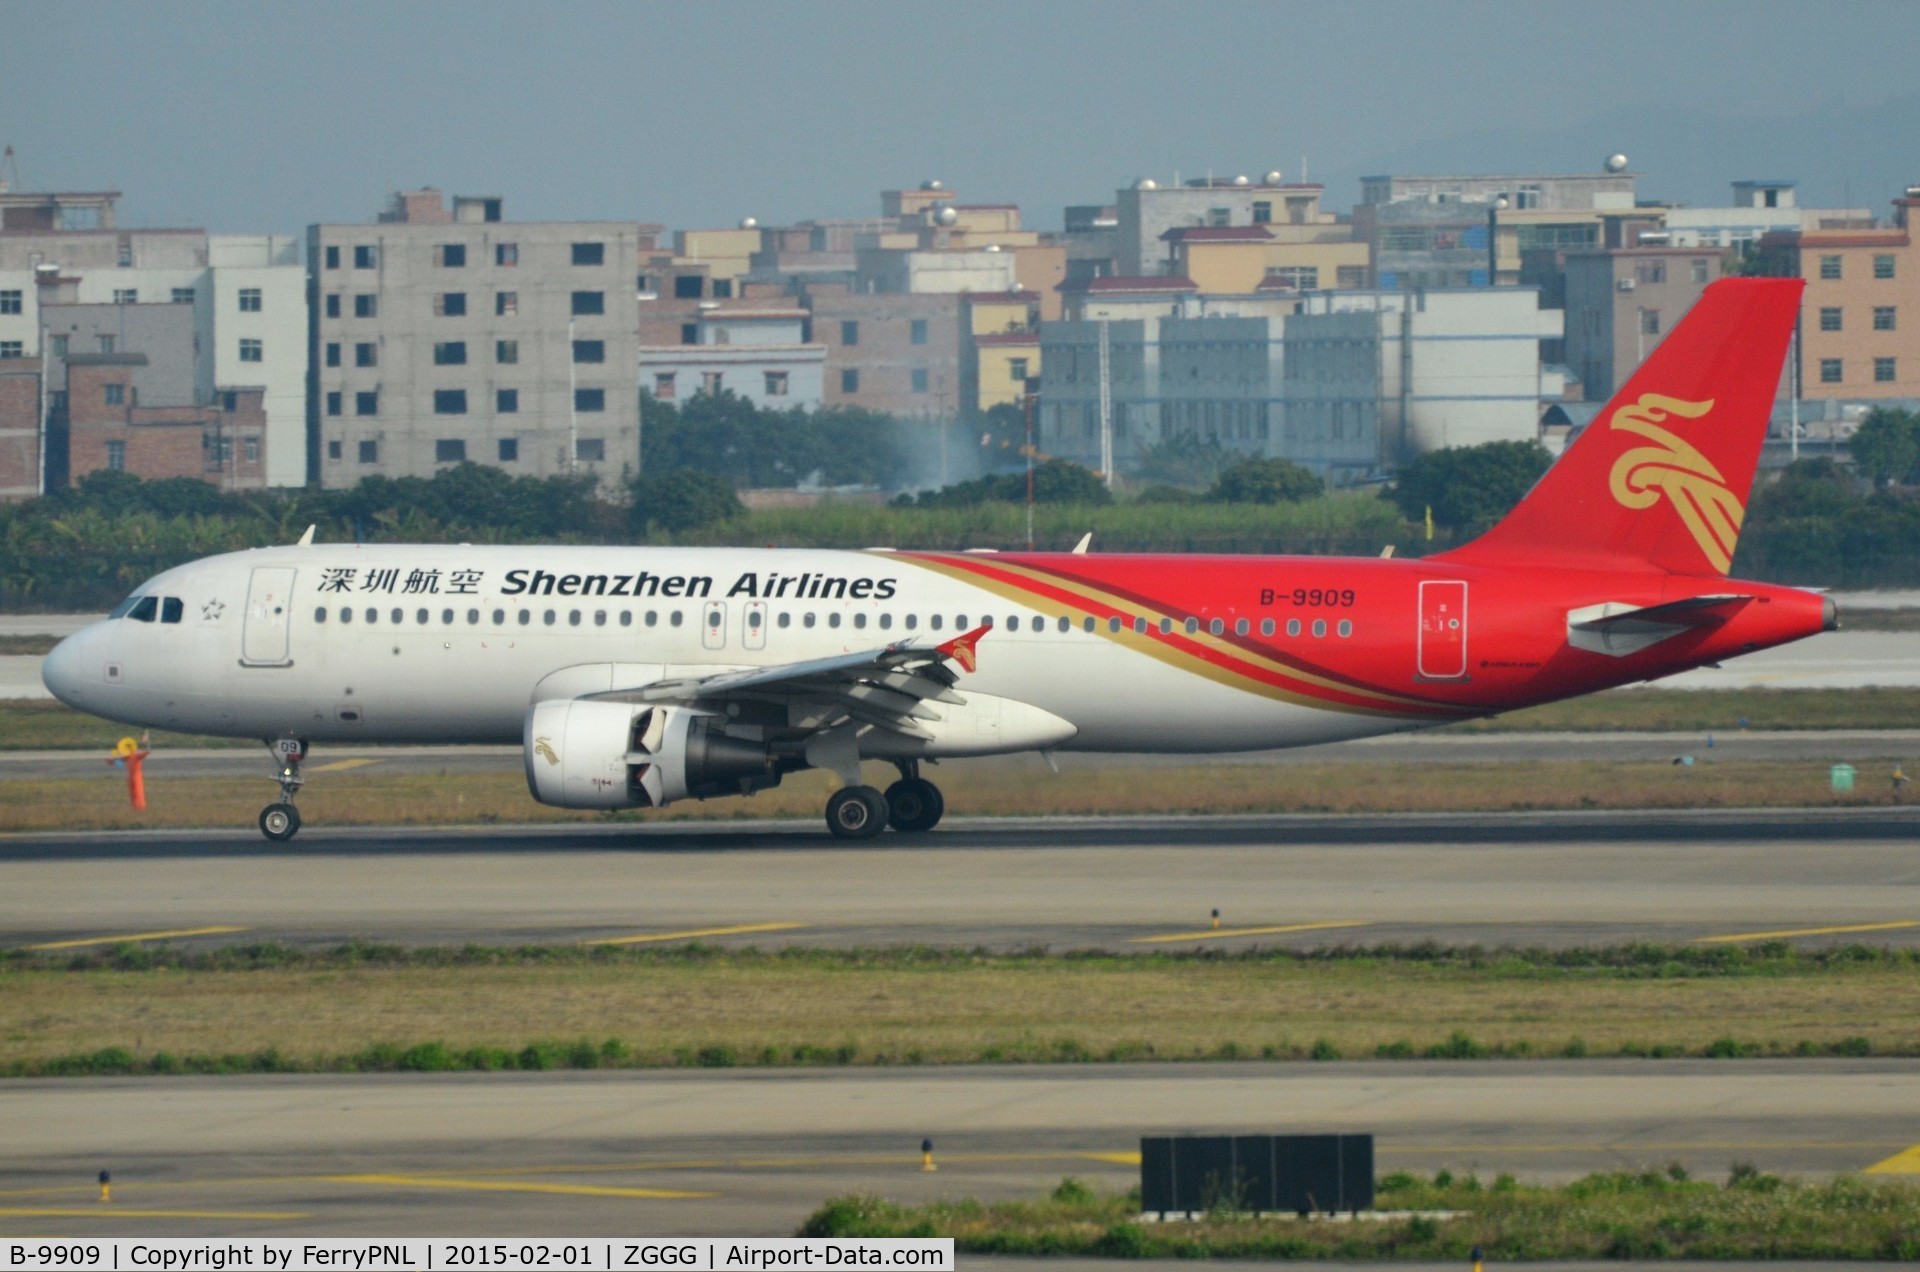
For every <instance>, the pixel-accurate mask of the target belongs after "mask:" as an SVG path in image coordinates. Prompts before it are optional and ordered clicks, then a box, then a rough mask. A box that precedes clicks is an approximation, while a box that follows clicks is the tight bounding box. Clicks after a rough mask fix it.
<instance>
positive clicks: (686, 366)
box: [640, 305, 827, 411]
mask: <svg viewBox="0 0 1920 1272" xmlns="http://www.w3.org/2000/svg"><path fill="white" fill-rule="evenodd" d="M807 322H808V314H807V311H806V310H804V309H791V308H773V307H767V306H746V305H743V306H741V307H739V308H733V309H709V310H705V311H703V312H702V313H701V314H700V316H699V318H698V319H696V320H695V322H694V324H693V325H694V328H695V334H696V340H695V342H694V343H692V344H678V345H642V346H640V390H641V392H642V393H645V394H647V395H648V396H649V397H651V398H653V399H654V400H656V401H660V402H678V401H683V400H685V399H686V398H689V397H692V396H693V395H694V394H696V393H721V392H726V393H734V394H738V395H739V396H740V397H743V398H745V399H746V400H747V401H749V402H751V403H752V404H753V405H754V406H756V407H762V408H765V409H768V410H774V411H786V410H791V409H792V408H794V407H799V408H801V409H802V410H808V411H812V410H817V409H818V408H819V406H820V403H821V401H822V399H823V397H824V395H825V392H826V365H827V347H826V346H825V345H820V344H811V343H809V342H808V341H807V340H806V339H805V335H806V328H807ZM643 409H644V408H643Z"/></svg>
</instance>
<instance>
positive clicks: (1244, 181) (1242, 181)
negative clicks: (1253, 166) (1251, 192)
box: [1233, 172, 1253, 186]
mask: <svg viewBox="0 0 1920 1272" xmlns="http://www.w3.org/2000/svg"><path fill="white" fill-rule="evenodd" d="M1233 184H1235V185H1237V186H1244V185H1252V184H1253V182H1252V180H1251V179H1249V178H1248V176H1247V174H1246V173H1244V172H1243V173H1241V174H1240V175H1239V176H1237V177H1235V178H1234V179H1233Z"/></svg>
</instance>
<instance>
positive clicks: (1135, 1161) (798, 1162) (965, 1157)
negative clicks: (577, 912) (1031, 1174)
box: [408, 1150, 1140, 1195]
mask: <svg viewBox="0 0 1920 1272" xmlns="http://www.w3.org/2000/svg"><path fill="white" fill-rule="evenodd" d="M939 1157H940V1160H941V1161H943V1162H980V1163H997V1162H1067V1161H1087V1162H1105V1163H1110V1164H1112V1165H1116V1166H1138V1165H1139V1164H1140V1154H1139V1153H1138V1152H1128V1151H1124V1150H1122V1151H1118V1152H1101V1151H1097V1150H1095V1151H1087V1152H1060V1153H1047V1152H1036V1153H941V1154H940V1155H939ZM890 1165H906V1166H913V1167H916V1168H917V1167H918V1166H919V1165H920V1156H919V1154H918V1153H851V1154H846V1155H844V1156H838V1157H765V1158H751V1157H747V1158H737V1159H734V1160H731V1161H728V1160H723V1159H719V1158H709V1159H705V1160H680V1161H658V1162H603V1163H597V1164H594V1165H562V1166H523V1167H520V1168H518V1169H516V1168H514V1167H510V1166H502V1167H499V1168H497V1169H490V1170H489V1169H480V1170H463V1171H461V1172H459V1174H460V1175H461V1176H464V1177H467V1178H473V1177H476V1176H487V1175H501V1176H520V1175H596V1174H597V1175H606V1174H620V1173H623V1172H627V1171H634V1172H639V1171H656V1170H679V1171H721V1170H780V1169H791V1168H803V1167H809V1166H890ZM408 1178H411V1179H418V1180H422V1181H437V1180H440V1179H443V1178H453V1176H451V1175H448V1176H443V1175H440V1174H438V1173H437V1172H434V1171H430V1170H429V1171H414V1172H412V1173H411V1174H410V1175H409V1176H408ZM700 1195H710V1194H700Z"/></svg>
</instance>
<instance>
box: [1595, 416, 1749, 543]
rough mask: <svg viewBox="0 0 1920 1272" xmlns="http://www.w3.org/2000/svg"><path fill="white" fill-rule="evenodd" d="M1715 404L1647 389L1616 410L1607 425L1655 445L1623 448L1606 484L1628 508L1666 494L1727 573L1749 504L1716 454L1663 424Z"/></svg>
mask: <svg viewBox="0 0 1920 1272" xmlns="http://www.w3.org/2000/svg"><path fill="white" fill-rule="evenodd" d="M1712 409H1713V402H1712V400H1711V399H1709V400H1708V401H1705V402H1687V401H1683V400H1681V399H1680V398H1670V397H1663V396H1661V395H1660V394H1658V393H1645V394H1642V395H1641V397H1640V400H1639V401H1638V402H1634V403H1632V404H1631V405H1628V406H1623V407H1621V408H1620V409H1619V410H1617V411H1615V412H1614V413H1613V418H1612V419H1611V420H1609V421H1608V423H1607V427H1608V428H1609V429H1619V430H1621V431H1623V432H1627V433H1634V434H1637V435H1639V436H1641V437H1644V438H1646V439H1647V440H1648V441H1650V442H1652V443H1653V445H1651V446H1636V447H1633V448H1632V449H1630V450H1626V451H1623V452H1621V454H1620V458H1618V459H1616V460H1615V461H1614V462H1613V472H1612V474H1611V475H1610V477H1609V480H1608V485H1609V486H1610V487H1611V488H1612V491H1613V497H1614V498H1615V499H1616V500H1618V501H1619V502H1620V504H1621V506H1623V507H1626V508H1635V509H1639V508H1651V507H1652V506H1653V505H1654V504H1656V503H1659V502H1660V497H1661V496H1662V495H1665V496H1666V498H1667V501H1668V502H1669V503H1671V504H1672V505H1673V507H1674V511H1676V512H1678V513H1679V514H1680V520H1681V521H1682V522H1683V523H1684V524H1685V525H1686V527H1687V532H1688V533H1689V534H1691V535H1692V536H1693V541H1694V542H1695V543H1696V544H1698V545H1699V546H1700V551H1701V552H1702V553H1703V554H1704V555H1705V556H1706V558H1707V560H1708V561H1710V562H1712V564H1713V567H1714V568H1715V569H1716V570H1719V571H1720V572H1721V573H1722V574H1724V573H1726V572H1727V570H1728V569H1729V568H1730V567H1731V566H1732V565H1733V549H1734V545H1735V544H1737V543H1738V542H1739V541H1740V523H1741V522H1742V521H1743V520H1744V519H1745V517H1746V511H1747V510H1746V507H1745V505H1743V504H1742V503H1741V502H1740V499H1739V496H1737V495H1735V494H1734V493H1733V492H1732V491H1731V490H1729V489H1727V479H1726V478H1725V477H1723V476H1722V475H1721V473H1720V470H1719V469H1718V468H1716V467H1714V465H1713V461H1712V460H1710V459H1708V458H1707V457H1706V456H1705V455H1702V454H1701V453H1700V452H1699V450H1697V449H1696V448H1695V447H1694V446H1693V445H1692V444H1691V443H1688V442H1686V441H1684V440H1682V439H1681V438H1680V437H1679V436H1678V435H1677V434H1675V433H1673V432H1671V431H1669V430H1668V429H1664V428H1662V427H1660V425H1661V424H1662V423H1664V422H1666V421H1667V420H1668V419H1669V418H1670V417H1672V416H1676V415H1677V416H1679V417H1680V418H1682V419H1688V420H1697V419H1699V418H1700V417H1701V416H1703V415H1705V414H1707V412H1709V411H1711V410H1712Z"/></svg>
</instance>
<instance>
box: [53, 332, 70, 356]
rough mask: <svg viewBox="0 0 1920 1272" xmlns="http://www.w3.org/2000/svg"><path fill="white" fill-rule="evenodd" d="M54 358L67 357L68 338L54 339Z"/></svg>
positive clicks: (58, 337)
mask: <svg viewBox="0 0 1920 1272" xmlns="http://www.w3.org/2000/svg"><path fill="white" fill-rule="evenodd" d="M53 356H54V357H56V358H64V357H66V356H67V338H66V337H65V336H55V337H54V338H53Z"/></svg>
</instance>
